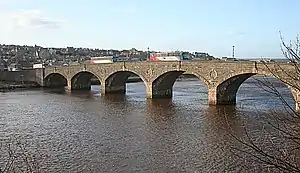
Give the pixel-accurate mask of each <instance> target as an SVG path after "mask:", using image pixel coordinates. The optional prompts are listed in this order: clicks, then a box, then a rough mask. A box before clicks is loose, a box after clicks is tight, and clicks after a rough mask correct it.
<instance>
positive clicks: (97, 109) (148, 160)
mask: <svg viewBox="0 0 300 173" xmlns="http://www.w3.org/2000/svg"><path fill="white" fill-rule="evenodd" d="M276 84H277V83H276ZM277 86H278V87H277V88H278V89H279V90H280V91H281V92H282V93H283V94H284V96H285V97H286V98H287V100H288V102H289V103H290V104H291V105H293V104H294V101H293V100H292V98H291V96H290V92H289V90H288V89H287V88H286V87H284V86H283V85H277ZM145 92H146V91H145V87H144V85H143V83H129V84H127V94H126V95H125V96H117V95H114V96H113V95H112V96H105V97H102V96H101V94H100V86H93V87H92V91H91V92H81V93H78V92H77V93H72V94H70V93H66V92H62V93H61V92H57V91H51V90H27V91H25V90H23V91H16V92H11V93H1V94H0V105H1V109H0V142H1V145H0V147H1V152H0V157H1V158H0V168H2V169H3V168H4V164H5V162H6V161H7V160H6V159H7V158H8V155H7V153H6V152H7V151H8V149H7V147H8V145H7V144H8V143H11V142H12V143H15V142H14V141H18V142H21V143H22V145H24V146H25V147H26V152H28V153H35V154H36V153H38V154H37V156H36V157H38V159H37V161H36V162H40V165H41V166H40V167H41V168H42V170H44V171H45V172H239V171H241V170H242V167H243V166H241V165H242V164H247V165H248V166H249V167H251V169H252V168H253V170H255V169H260V168H259V165H258V164H257V163H253V162H251V161H245V162H244V160H245V159H244V157H246V156H242V155H240V156H239V157H235V156H234V154H233V152H232V149H231V147H230V146H240V144H239V143H238V142H237V141H235V140H232V139H231V138H230V137H229V136H230V135H228V131H226V129H225V124H226V123H227V124H230V125H231V127H232V129H233V130H234V131H235V132H237V133H239V132H240V131H242V126H243V123H246V124H247V126H248V127H250V131H251V130H252V132H256V131H259V128H260V126H259V125H258V124H259V123H257V122H258V121H259V120H260V113H261V112H263V111H266V109H274V108H278V109H280V107H281V106H280V105H281V101H280V100H279V99H277V98H276V97H274V96H273V95H271V94H270V93H268V92H266V91H264V90H263V89H262V88H260V87H259V86H257V84H256V82H255V80H254V79H253V78H250V79H248V80H247V81H246V82H245V83H244V84H243V85H242V86H241V88H240V89H239V91H238V95H237V105H236V106H209V105H208V104H207V103H208V99H207V97H208V96H207V89H206V87H205V86H204V85H203V84H202V83H201V82H200V81H199V80H196V79H187V80H183V81H177V82H176V83H175V85H174V96H173V99H167V100H166V99H163V100H159V99H158V100H147V99H146V94H145ZM224 115H226V116H224ZM225 120H226V121H225ZM16 145H17V144H16ZM242 162H243V163H242ZM245 170H249V168H247V169H245ZM245 170H244V171H242V172H245Z"/></svg>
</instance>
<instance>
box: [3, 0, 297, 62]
mask: <svg viewBox="0 0 300 173" xmlns="http://www.w3.org/2000/svg"><path fill="white" fill-rule="evenodd" d="M299 7H300V1H299V0H289V1H287V0H85V1H83V0H80V1H79V0H0V44H18V45H35V44H36V45H40V46H43V47H67V46H73V47H88V48H99V49H130V48H137V49H139V50H147V48H148V47H149V48H150V50H156V51H174V50H183V51H200V52H208V53H209V54H211V55H213V56H216V57H222V56H231V55H232V46H233V45H234V46H235V55H236V57H239V58H260V57H275V58H276V57H278V58H279V57H282V53H281V50H280V34H279V32H281V34H282V35H283V37H284V39H285V40H286V41H289V40H293V39H295V37H296V36H297V34H299V31H300V30H299V29H300V22H299V17H300V13H298V9H299Z"/></svg>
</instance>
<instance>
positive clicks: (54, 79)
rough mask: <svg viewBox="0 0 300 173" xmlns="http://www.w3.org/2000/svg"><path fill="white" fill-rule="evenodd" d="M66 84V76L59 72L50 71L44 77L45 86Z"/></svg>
mask: <svg viewBox="0 0 300 173" xmlns="http://www.w3.org/2000/svg"><path fill="white" fill-rule="evenodd" d="M67 84H68V80H67V77H66V76H64V75H63V74H61V73H50V74H48V75H47V76H46V77H45V87H51V88H61V87H65V86H67Z"/></svg>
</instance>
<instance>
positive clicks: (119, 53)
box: [0, 44, 237, 71]
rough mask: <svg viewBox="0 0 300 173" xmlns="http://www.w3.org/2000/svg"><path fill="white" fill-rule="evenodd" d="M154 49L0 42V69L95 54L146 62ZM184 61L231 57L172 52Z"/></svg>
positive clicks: (70, 61)
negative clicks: (105, 48) (109, 48)
mask: <svg viewBox="0 0 300 173" xmlns="http://www.w3.org/2000/svg"><path fill="white" fill-rule="evenodd" d="M152 53H159V52H154V51H140V50H137V49H135V48H132V49H130V50H112V49H111V50H103V49H89V48H74V47H67V48H44V47H41V46H37V45H35V46H27V45H24V46H20V45H3V44H2V45H1V44H0V71H17V70H25V69H32V68H34V67H35V66H36V67H39V66H40V65H42V66H43V67H45V66H71V65H79V64H84V63H90V60H91V59H93V58H95V57H112V59H113V62H124V61H126V62H127V61H147V60H148V59H149V56H150V54H152ZM176 53H177V54H180V55H181V56H182V57H183V59H184V60H191V61H192V60H230V61H237V59H235V58H233V57H231V58H228V57H221V58H215V57H213V56H212V55H209V54H208V53H205V52H183V51H175V52H173V54H176Z"/></svg>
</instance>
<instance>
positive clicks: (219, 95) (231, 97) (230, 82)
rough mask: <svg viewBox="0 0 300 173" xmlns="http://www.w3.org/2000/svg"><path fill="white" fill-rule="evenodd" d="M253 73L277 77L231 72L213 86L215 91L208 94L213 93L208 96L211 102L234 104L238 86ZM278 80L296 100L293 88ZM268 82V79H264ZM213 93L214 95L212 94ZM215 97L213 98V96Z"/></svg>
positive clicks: (269, 75) (270, 75)
mask: <svg viewBox="0 0 300 173" xmlns="http://www.w3.org/2000/svg"><path fill="white" fill-rule="evenodd" d="M254 75H261V76H265V77H273V78H275V79H277V78H276V77H275V76H274V75H272V74H269V73H267V74H264V73H240V74H232V75H231V76H230V77H228V78H226V79H225V80H224V81H222V82H220V83H218V84H217V85H216V88H215V93H214V92H211V93H210V94H213V95H212V96H210V99H212V100H211V102H212V103H213V104H216V105H228V104H236V95H237V92H238V90H239V88H240V86H241V85H242V84H243V83H244V82H245V81H246V80H247V79H248V78H250V77H252V76H254ZM277 80H278V82H279V83H280V84H282V85H284V86H286V88H288V89H289V90H290V93H291V95H293V96H292V97H293V98H294V100H295V101H297V98H296V95H295V94H294V92H293V89H292V88H291V87H290V86H289V85H287V84H285V83H283V82H282V81H281V80H279V79H277ZM266 82H268V81H266ZM266 85H268V84H266ZM214 94H215V95H214ZM213 97H215V98H213Z"/></svg>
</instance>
